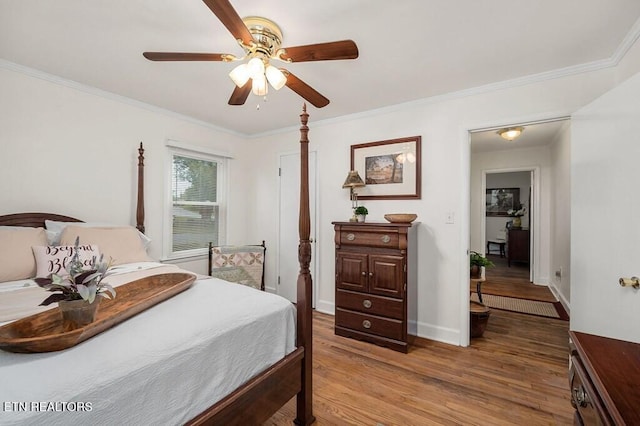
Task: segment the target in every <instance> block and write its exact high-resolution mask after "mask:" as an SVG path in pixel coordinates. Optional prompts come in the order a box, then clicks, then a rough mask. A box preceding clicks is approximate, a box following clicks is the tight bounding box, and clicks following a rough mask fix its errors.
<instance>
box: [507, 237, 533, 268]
mask: <svg viewBox="0 0 640 426" xmlns="http://www.w3.org/2000/svg"><path fill="white" fill-rule="evenodd" d="M511 262H526V263H529V230H528V229H509V231H508V233H507V264H508V265H509V266H511Z"/></svg>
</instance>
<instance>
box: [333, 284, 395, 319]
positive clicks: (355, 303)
mask: <svg viewBox="0 0 640 426" xmlns="http://www.w3.org/2000/svg"><path fill="white" fill-rule="evenodd" d="M336 307H338V308H343V309H348V310H351V311H359V312H362V313H365V314H372V315H380V316H383V317H390V318H395V319H399V320H402V319H403V317H404V315H403V314H404V302H403V301H402V300H401V299H393V298H391V297H383V296H374V295H372V294H365V293H358V292H355V291H348V290H341V289H338V290H337V291H336Z"/></svg>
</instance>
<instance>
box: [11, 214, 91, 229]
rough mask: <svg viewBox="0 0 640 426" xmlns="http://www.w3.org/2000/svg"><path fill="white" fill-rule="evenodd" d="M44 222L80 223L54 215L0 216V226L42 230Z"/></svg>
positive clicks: (76, 220)
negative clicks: (27, 227)
mask: <svg viewBox="0 0 640 426" xmlns="http://www.w3.org/2000/svg"><path fill="white" fill-rule="evenodd" d="M45 220H55V221H57V222H82V221H81V220H80V219H76V218H74V217H70V216H64V215H61V214H54V213H14V214H7V215H4V216H0V226H29V227H31V228H44V227H45V226H44V221H45Z"/></svg>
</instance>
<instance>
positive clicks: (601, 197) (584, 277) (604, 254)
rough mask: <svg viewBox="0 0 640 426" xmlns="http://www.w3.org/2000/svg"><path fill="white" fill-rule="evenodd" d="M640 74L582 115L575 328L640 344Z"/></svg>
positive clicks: (574, 176) (576, 133)
mask: <svg viewBox="0 0 640 426" xmlns="http://www.w3.org/2000/svg"><path fill="white" fill-rule="evenodd" d="M638 99H640V73H637V74H636V75H635V76H633V77H631V78H630V79H628V80H626V81H625V82H624V83H622V84H621V85H619V86H618V87H616V88H615V89H613V90H611V91H610V92H608V93H606V94H605V95H603V96H602V97H600V98H599V99H597V100H595V101H594V102H592V103H590V104H589V105H587V106H586V107H584V108H582V109H581V110H579V111H578V112H576V113H575V114H574V116H573V117H572V129H571V147H572V149H571V308H572V309H571V329H573V330H576V331H582V332H586V333H591V334H597V335H603V336H607V337H612V338H615V339H621V340H628V341H632V342H637V343H640V328H638V324H640V291H638V290H635V289H633V288H631V287H628V288H623V287H621V286H620V285H619V284H618V279H619V278H620V277H631V276H640V250H639V249H638V243H639V241H640V222H639V220H638V218H639V213H640V197H639V196H638V188H639V187H640V174H638V158H640V143H638V135H640V102H638Z"/></svg>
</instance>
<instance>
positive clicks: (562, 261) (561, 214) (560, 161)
mask: <svg viewBox="0 0 640 426" xmlns="http://www.w3.org/2000/svg"><path fill="white" fill-rule="evenodd" d="M550 150H551V180H552V182H553V185H552V186H551V209H550V210H551V221H550V222H551V234H550V235H551V244H550V247H549V259H550V271H549V277H550V282H549V285H550V287H551V288H552V290H553V292H554V293H555V294H556V296H557V297H559V299H560V300H561V301H562V302H563V304H564V305H565V308H566V309H567V310H569V308H570V305H571V285H570V284H571V267H570V266H571V125H570V122H569V121H567V122H565V123H564V125H563V126H562V128H561V129H560V132H559V133H558V135H557V136H556V139H555V140H554V142H553V144H552V145H551V147H550ZM556 272H559V273H560V272H561V275H560V276H557V275H556Z"/></svg>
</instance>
